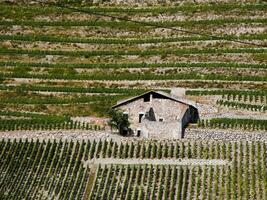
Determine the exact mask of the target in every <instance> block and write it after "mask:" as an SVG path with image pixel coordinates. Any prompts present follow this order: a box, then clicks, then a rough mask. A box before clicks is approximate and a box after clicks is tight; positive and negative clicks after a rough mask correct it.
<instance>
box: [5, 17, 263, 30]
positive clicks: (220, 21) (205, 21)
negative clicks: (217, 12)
mask: <svg viewBox="0 0 267 200" xmlns="http://www.w3.org/2000/svg"><path fill="white" fill-rule="evenodd" d="M144 23H146V22H144ZM240 23H244V24H250V23H263V24H264V23H266V19H265V18H234V19H233V18H232V19H231V18H228V19H227V18H222V19H203V20H187V21H181V20H180V21H163V22H147V23H146V25H147V26H151V27H154V26H164V27H174V26H181V27H188V28H189V27H193V26H199V25H203V26H206V25H217V26H218V25H224V24H240ZM0 25H1V26H14V25H20V26H32V27H35V26H37V27H43V26H63V27H70V26H104V27H111V28H114V27H120V28H137V29H139V28H140V25H139V24H137V23H134V22H131V21H115V20H114V21H104V20H102V21H100V20H94V21H93V20H92V21H90V20H86V21H36V20H27V21H26V20H25V21H22V20H14V21H8V20H2V21H0Z"/></svg>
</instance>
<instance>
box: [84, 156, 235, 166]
mask: <svg viewBox="0 0 267 200" xmlns="http://www.w3.org/2000/svg"><path fill="white" fill-rule="evenodd" d="M229 163H230V162H229V161H228V160H220V159H210V160H207V159H165V158H163V159H136V158H131V159H119V158H118V159H117V158H98V159H92V160H88V161H87V162H86V164H89V165H95V164H103V165H111V164H120V165H142V164H143V165H144V164H149V165H227V164H229Z"/></svg>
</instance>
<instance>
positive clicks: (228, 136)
mask: <svg viewBox="0 0 267 200" xmlns="http://www.w3.org/2000/svg"><path fill="white" fill-rule="evenodd" d="M0 138H5V139H8V138H10V139H15V138H16V139H19V138H22V139H26V138H28V139H34V140H36V139H39V140H48V139H57V140H59V139H62V140H88V139H89V140H99V139H112V140H114V141H134V140H142V138H137V137H122V136H119V135H117V134H115V133H111V132H109V131H84V130H72V131H70V130H68V131H66V130H56V131H6V132H0ZM159 140H160V138H159ZM183 140H222V141H238V140H247V141H265V142H267V134H266V132H264V131H254V132H251V131H241V130H240V131H238V130H220V129H199V128H194V129H192V128H190V129H187V130H186V133H185V138H184V139H183Z"/></svg>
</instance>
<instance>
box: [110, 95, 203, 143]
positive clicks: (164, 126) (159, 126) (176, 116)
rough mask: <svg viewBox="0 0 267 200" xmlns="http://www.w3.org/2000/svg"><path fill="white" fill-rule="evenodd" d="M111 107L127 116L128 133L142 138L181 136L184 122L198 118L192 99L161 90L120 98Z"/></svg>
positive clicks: (184, 125)
mask: <svg viewBox="0 0 267 200" xmlns="http://www.w3.org/2000/svg"><path fill="white" fill-rule="evenodd" d="M113 109H120V110H122V111H123V113H124V114H125V115H127V116H128V119H129V122H130V124H131V125H130V130H128V131H127V132H128V133H131V134H133V135H135V136H139V137H145V138H173V139H179V138H183V137H184V130H185V128H186V127H187V125H188V124H189V123H196V122H197V120H198V118H199V115H198V110H197V107H196V104H195V102H192V101H190V100H186V99H184V98H181V97H177V96H174V95H171V94H168V93H166V92H162V91H150V92H147V93H144V94H142V95H139V96H136V97H133V98H130V99H127V100H123V101H120V102H118V103H117V105H115V106H113Z"/></svg>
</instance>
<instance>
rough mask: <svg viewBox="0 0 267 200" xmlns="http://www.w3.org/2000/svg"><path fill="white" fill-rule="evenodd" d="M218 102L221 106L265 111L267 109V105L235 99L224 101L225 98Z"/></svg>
mask: <svg viewBox="0 0 267 200" xmlns="http://www.w3.org/2000/svg"><path fill="white" fill-rule="evenodd" d="M216 104H218V105H220V106H227V107H232V108H237V109H238V108H241V109H247V110H251V111H263V112H265V111H266V110H267V105H255V104H246V103H239V102H235V101H224V100H217V101H216Z"/></svg>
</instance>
